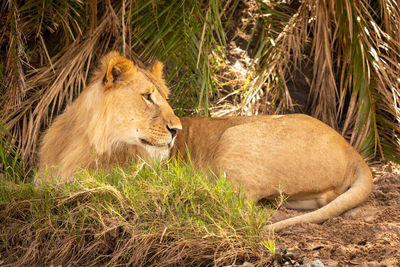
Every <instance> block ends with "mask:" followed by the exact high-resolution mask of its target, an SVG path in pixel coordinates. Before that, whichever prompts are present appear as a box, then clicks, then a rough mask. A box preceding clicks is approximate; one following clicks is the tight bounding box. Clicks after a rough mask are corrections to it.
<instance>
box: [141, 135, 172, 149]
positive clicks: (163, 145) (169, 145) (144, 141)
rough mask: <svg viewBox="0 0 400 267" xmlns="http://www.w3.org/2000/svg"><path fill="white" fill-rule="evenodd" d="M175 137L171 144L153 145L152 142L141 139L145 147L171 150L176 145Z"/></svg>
mask: <svg viewBox="0 0 400 267" xmlns="http://www.w3.org/2000/svg"><path fill="white" fill-rule="evenodd" d="M174 141H175V137H174V138H172V141H171V142H170V143H169V144H153V143H152V142H149V141H147V140H146V139H144V138H140V142H141V143H142V144H144V145H148V146H155V147H168V148H171V147H172V146H173V145H174Z"/></svg>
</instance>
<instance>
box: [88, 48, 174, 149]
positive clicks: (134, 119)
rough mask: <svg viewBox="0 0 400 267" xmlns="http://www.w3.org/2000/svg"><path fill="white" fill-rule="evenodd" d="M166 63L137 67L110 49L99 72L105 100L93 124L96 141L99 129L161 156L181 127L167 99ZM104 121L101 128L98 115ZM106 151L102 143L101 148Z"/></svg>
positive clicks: (113, 140) (113, 139)
mask: <svg viewBox="0 0 400 267" xmlns="http://www.w3.org/2000/svg"><path fill="white" fill-rule="evenodd" d="M162 69H163V65H162V63H161V62H157V63H155V64H154V66H153V67H152V69H151V70H150V71H148V70H144V69H140V68H138V67H136V66H135V65H134V64H133V63H132V61H130V60H128V59H126V58H125V57H122V56H120V55H119V54H118V53H116V52H111V53H109V54H108V55H107V56H105V57H104V58H103V60H102V67H101V69H100V70H99V73H100V75H101V76H99V73H98V74H97V75H96V77H98V80H97V81H96V83H101V86H100V87H101V90H102V92H101V93H102V100H101V101H102V103H101V104H100V106H101V108H100V109H99V110H98V114H97V116H96V117H94V120H93V121H92V123H91V125H90V127H93V131H90V130H89V133H93V136H92V138H93V141H94V143H99V144H100V145H101V143H102V142H101V140H96V139H97V138H98V137H97V136H96V134H100V135H102V133H99V130H100V131H103V130H104V131H105V132H107V135H108V136H107V138H104V136H103V137H102V138H101V139H102V140H104V139H108V140H110V142H111V143H112V144H114V143H127V144H132V145H138V146H141V147H143V148H145V149H146V150H147V151H148V152H149V153H150V154H151V156H162V155H163V154H164V153H166V152H167V151H169V149H170V147H171V146H172V145H173V141H174V139H175V135H176V133H177V131H179V130H181V129H182V126H181V123H180V121H179V119H178V117H176V116H175V114H174V112H173V111H172V109H171V107H170V106H169V104H168V102H167V99H168V94H169V90H168V88H167V87H166V86H165V84H164V80H163V78H162ZM100 117H102V118H101V120H102V121H103V122H104V125H103V126H102V127H104V129H101V128H100V129H99V125H98V121H97V119H98V118H100ZM98 149H99V150H100V151H102V150H103V148H102V147H101V146H99V147H98Z"/></svg>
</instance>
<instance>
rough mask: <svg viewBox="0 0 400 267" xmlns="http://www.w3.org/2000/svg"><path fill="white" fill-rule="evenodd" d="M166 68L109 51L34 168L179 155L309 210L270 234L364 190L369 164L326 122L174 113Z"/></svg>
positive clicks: (341, 205) (328, 214)
mask: <svg viewBox="0 0 400 267" xmlns="http://www.w3.org/2000/svg"><path fill="white" fill-rule="evenodd" d="M162 68H163V66H162V63H156V64H155V65H154V66H153V67H152V70H151V71H146V70H142V69H140V68H138V67H136V66H134V64H133V63H132V62H131V61H129V60H128V59H126V58H124V57H121V56H119V55H118V54H116V53H111V54H109V55H107V56H106V57H105V58H104V59H103V60H102V65H101V67H100V69H99V71H98V72H97V74H96V75H95V78H94V81H93V82H92V83H91V84H90V85H89V86H88V88H87V89H85V90H84V92H83V93H82V94H81V96H79V97H78V98H77V99H76V100H75V101H74V103H73V104H72V105H71V106H70V107H69V108H67V109H66V111H65V112H64V113H63V114H62V115H60V116H59V117H58V118H57V119H56V120H55V122H54V123H53V124H52V126H51V127H50V128H49V130H48V131H47V133H46V134H45V135H44V138H43V141H42V144H41V149H40V169H42V170H43V169H46V166H55V170H56V174H57V175H59V176H61V177H64V178H63V179H66V178H65V177H70V176H72V175H73V173H74V171H75V170H76V169H78V168H94V167H97V166H106V165H112V164H117V163H119V162H124V161H126V160H127V159H137V158H138V157H141V158H144V159H147V160H153V159H156V160H165V159H167V158H170V157H175V158H180V159H182V160H184V161H191V162H193V163H194V164H195V166H197V167H198V168H200V169H207V168H211V170H212V171H213V172H214V173H221V172H223V173H224V174H225V175H226V177H227V179H228V180H230V181H231V182H232V184H233V185H234V186H235V187H236V188H239V187H241V188H243V189H244V192H245V195H246V197H247V198H248V199H249V200H251V201H256V202H257V201H259V200H262V199H267V200H274V199H276V198H279V197H280V196H281V195H282V194H283V195H284V196H285V197H287V201H286V206H287V207H289V208H293V209H306V210H314V211H311V212H309V213H306V214H303V215H300V216H297V217H293V218H290V219H286V220H283V221H280V222H277V223H273V224H270V225H267V226H266V228H265V230H267V231H275V232H277V231H280V230H282V229H284V228H286V227H289V226H291V225H294V224H297V223H302V222H309V223H321V222H323V221H325V220H327V219H329V218H332V217H335V216H338V215H340V214H341V213H343V212H345V211H347V210H349V209H351V208H353V207H356V206H357V205H359V204H360V203H362V202H363V201H364V200H366V198H367V197H368V196H369V194H370V192H371V190H372V175H371V172H370V170H369V168H368V165H367V164H366V163H365V161H364V160H363V159H362V157H361V156H360V155H359V153H358V152H357V151H356V150H355V149H354V148H353V147H352V146H351V145H350V144H348V143H347V142H346V140H345V139H344V138H343V137H342V136H341V135H340V134H339V133H337V132H336V131H335V130H334V129H332V128H331V127H329V126H328V125H326V124H324V123H322V122H321V121H319V120H317V119H314V118H312V117H310V116H307V115H302V114H292V115H270V116H252V117H222V118H208V117H184V118H180V119H178V118H177V117H176V116H175V115H174V113H173V111H172V109H171V107H170V106H169V105H168V103H167V96H168V89H167V88H166V86H165V85H164V81H163V79H162V72H163V70H162Z"/></svg>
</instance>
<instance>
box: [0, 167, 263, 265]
mask: <svg viewBox="0 0 400 267" xmlns="http://www.w3.org/2000/svg"><path fill="white" fill-rule="evenodd" d="M0 207H1V208H0V225H1V228H0V229H1V230H0V240H2V242H1V243H0V255H1V254H3V255H1V256H2V260H4V261H5V262H6V263H9V264H16V265H38V264H39V265H41V264H44V265H49V264H62V265H64V264H68V263H74V264H78V265H81V264H84V265H88V264H89V265H92V264H93V265H98V264H101V265H119V264H121V265H125V264H133V265H134V266H137V265H146V266H148V265H153V266H170V265H179V266H188V265H194V266H208V265H214V264H215V265H216V266H220V265H221V266H222V265H228V264H234V263H242V262H244V261H252V262H259V261H265V260H266V258H263V256H262V255H264V254H265V253H268V250H269V249H268V248H266V247H265V246H264V245H263V244H265V243H267V241H265V240H264V238H263V233H262V231H261V229H262V226H263V225H264V224H265V223H266V222H267V221H268V218H269V215H270V212H271V211H270V210H269V209H267V208H265V207H262V206H259V205H255V204H254V203H252V202H248V201H247V200H245V199H244V197H243V196H242V194H241V193H240V190H239V192H236V191H235V190H234V189H233V188H232V186H231V185H230V184H229V183H228V182H227V181H226V179H225V178H224V177H223V176H222V175H221V177H214V175H212V174H207V175H206V174H203V173H201V172H199V171H197V170H196V169H195V168H194V167H193V166H191V165H186V164H182V163H177V162H176V161H171V162H170V163H167V164H162V165H160V164H154V165H147V164H141V165H132V166H131V167H130V168H128V169H121V168H115V169H113V170H111V171H102V172H92V171H86V170H83V171H81V172H80V173H78V174H77V175H76V177H75V181H74V182H72V183H68V184H62V185H56V184H55V183H52V182H46V183H42V184H40V185H38V186H34V185H33V184H31V183H19V184H16V183H14V182H11V181H8V180H4V181H2V183H1V185H0ZM11 226H12V227H11ZM2 252H4V253H2ZM5 255H6V256H5ZM5 257H6V258H5ZM264 257H265V256H264Z"/></svg>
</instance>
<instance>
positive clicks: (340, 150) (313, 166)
mask: <svg viewBox="0 0 400 267" xmlns="http://www.w3.org/2000/svg"><path fill="white" fill-rule="evenodd" d="M181 123H182V127H183V130H182V132H180V133H179V134H178V136H177V139H176V142H175V146H174V147H173V148H172V153H171V154H173V155H180V157H182V158H183V159H186V160H187V157H188V156H187V153H186V150H188V151H189V152H190V157H191V160H192V161H193V162H194V163H195V164H196V165H198V166H211V167H212V168H214V171H216V173H219V172H220V171H223V172H224V173H225V174H226V176H227V178H228V179H229V180H230V181H231V182H232V183H233V184H234V185H236V186H242V187H243V188H244V192H245V193H246V194H247V196H248V198H249V199H252V200H254V201H258V200H261V199H269V200H273V199H276V198H279V197H280V195H281V194H283V195H285V196H287V197H288V199H287V202H286V206H288V207H289V208H294V209H316V210H315V211H313V212H310V213H306V214H304V215H302V216H297V217H294V218H290V219H287V220H283V221H280V222H277V223H275V224H272V225H269V226H267V228H266V229H267V230H269V231H270V230H273V231H279V230H281V229H283V228H285V227H288V226H290V225H293V224H296V223H301V222H312V223H320V222H323V221H325V220H327V219H329V218H331V217H334V216H338V215H339V214H341V213H343V212H345V211H346V210H348V209H351V208H353V207H355V206H357V205H358V204H360V203H361V202H363V201H364V200H365V199H366V198H367V197H368V196H369V194H370V192H371V189H372V175H371V172H370V170H369V168H368V166H367V164H366V163H365V162H364V160H363V159H362V158H361V156H360V155H359V154H358V153H357V151H356V150H355V149H354V148H353V147H352V146H350V145H349V144H348V143H347V142H346V141H345V140H344V138H343V137H342V136H340V135H339V134H338V133H337V132H336V131H335V130H333V129H332V128H330V127H329V126H327V125H326V124H324V123H322V122H321V121H319V120H317V119H314V118H311V117H309V116H306V115H301V114H293V115H284V116H254V117H225V118H181Z"/></svg>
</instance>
